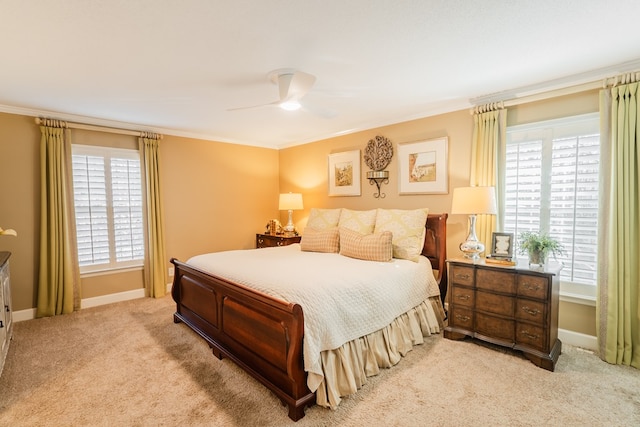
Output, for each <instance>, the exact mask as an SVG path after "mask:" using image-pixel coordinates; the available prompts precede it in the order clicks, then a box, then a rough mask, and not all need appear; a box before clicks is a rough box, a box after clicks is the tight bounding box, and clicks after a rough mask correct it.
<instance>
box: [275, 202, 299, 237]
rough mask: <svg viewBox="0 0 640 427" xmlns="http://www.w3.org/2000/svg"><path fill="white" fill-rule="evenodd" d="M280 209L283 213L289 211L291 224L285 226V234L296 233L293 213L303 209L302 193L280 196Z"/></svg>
mask: <svg viewBox="0 0 640 427" xmlns="http://www.w3.org/2000/svg"><path fill="white" fill-rule="evenodd" d="M279 209H280V210H281V211H289V222H287V225H285V226H284V232H285V233H294V232H295V231H296V228H295V226H294V225H293V211H294V210H300V209H302V194H300V193H283V194H280V204H279Z"/></svg>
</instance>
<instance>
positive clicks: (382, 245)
mask: <svg viewBox="0 0 640 427" xmlns="http://www.w3.org/2000/svg"><path fill="white" fill-rule="evenodd" d="M339 230H340V255H344V256H348V257H351V258H358V259H363V260H365V261H391V258H392V255H393V245H392V243H391V241H392V239H393V235H392V234H391V232H390V231H384V232H382V233H376V234H367V235H363V234H360V233H358V232H357V231H353V230H349V229H348V228H343V227H340V228H339Z"/></svg>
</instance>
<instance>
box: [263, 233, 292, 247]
mask: <svg viewBox="0 0 640 427" xmlns="http://www.w3.org/2000/svg"><path fill="white" fill-rule="evenodd" d="M300 239H301V237H300V236H285V235H283V234H256V248H270V247H273V246H288V245H290V244H292V243H300Z"/></svg>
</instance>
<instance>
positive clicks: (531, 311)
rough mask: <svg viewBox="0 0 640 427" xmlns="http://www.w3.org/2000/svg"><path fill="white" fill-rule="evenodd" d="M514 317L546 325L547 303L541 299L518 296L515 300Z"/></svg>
mask: <svg viewBox="0 0 640 427" xmlns="http://www.w3.org/2000/svg"><path fill="white" fill-rule="evenodd" d="M516 319H518V320H526V321H529V322H532V323H536V324H538V325H540V326H546V325H545V324H546V321H547V304H545V303H544V302H542V301H532V300H526V299H522V298H518V299H517V300H516Z"/></svg>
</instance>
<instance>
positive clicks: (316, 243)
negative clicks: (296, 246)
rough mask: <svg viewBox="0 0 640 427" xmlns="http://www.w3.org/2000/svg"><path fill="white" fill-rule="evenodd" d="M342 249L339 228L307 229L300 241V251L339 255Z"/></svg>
mask: <svg viewBox="0 0 640 427" xmlns="http://www.w3.org/2000/svg"><path fill="white" fill-rule="evenodd" d="M339 248H340V234H339V233H338V229H337V228H332V229H329V230H317V229H315V228H310V227H306V228H305V229H304V233H302V239H301V240H300V249H301V250H303V251H308V252H331V253H337V252H338V249H339Z"/></svg>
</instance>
